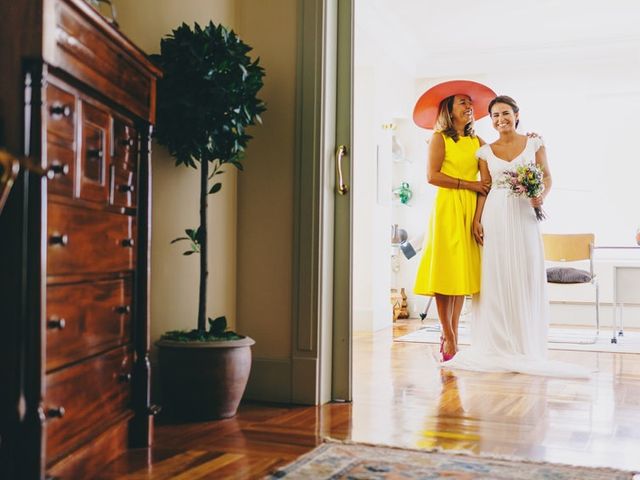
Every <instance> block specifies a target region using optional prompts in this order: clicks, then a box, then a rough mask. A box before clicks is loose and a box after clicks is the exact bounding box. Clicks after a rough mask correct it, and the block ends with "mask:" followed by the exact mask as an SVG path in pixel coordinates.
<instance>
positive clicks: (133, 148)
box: [111, 118, 138, 207]
mask: <svg viewBox="0 0 640 480" xmlns="http://www.w3.org/2000/svg"><path fill="white" fill-rule="evenodd" d="M112 141H113V148H112V151H113V158H112V159H111V168H112V171H111V173H112V178H113V181H112V195H111V203H113V204H114V205H118V206H121V207H135V206H136V203H137V192H136V187H137V175H136V173H137V170H138V132H137V131H136V129H135V128H133V126H132V125H131V124H129V123H127V122H125V121H124V120H120V119H119V118H114V120H113V132H112Z"/></svg>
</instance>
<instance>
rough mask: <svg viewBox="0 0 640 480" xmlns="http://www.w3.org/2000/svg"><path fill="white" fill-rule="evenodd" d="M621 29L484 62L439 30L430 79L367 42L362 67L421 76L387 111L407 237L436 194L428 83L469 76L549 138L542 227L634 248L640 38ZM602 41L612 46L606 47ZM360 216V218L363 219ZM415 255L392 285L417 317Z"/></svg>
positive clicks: (604, 261)
mask: <svg viewBox="0 0 640 480" xmlns="http://www.w3.org/2000/svg"><path fill="white" fill-rule="evenodd" d="M405 10H406V9H405ZM623 33H624V32H622V31H610V32H608V33H607V32H606V31H599V33H598V34H599V35H601V36H603V37H606V36H607V35H609V36H610V37H611V38H612V39H614V40H615V42H614V41H613V40H612V41H611V42H609V43H607V42H606V41H604V42H601V43H602V45H603V47H602V48H600V47H599V46H598V45H596V44H594V42H592V41H585V42H584V47H581V43H580V42H579V41H577V40H576V41H575V42H574V41H573V40H571V41H569V40H567V42H566V44H563V45H562V48H561V49H559V51H557V52H553V51H552V49H550V48H548V47H545V46H544V45H542V46H540V48H539V49H538V50H535V51H534V50H533V49H532V47H531V46H528V47H526V48H525V47H523V48H522V51H518V48H517V47H516V46H514V45H511V44H510V45H509V46H507V45H505V47H504V48H503V49H500V48H497V47H496V48H494V49H490V50H483V51H482V55H483V56H482V58H483V61H482V62H478V61H474V60H473V59H472V58H471V57H473V56H474V53H473V51H472V50H471V51H469V52H467V51H463V50H461V51H460V52H458V53H460V55H459V56H456V55H454V53H455V51H454V50H447V49H448V42H449V39H448V38H447V37H446V36H445V37H442V36H441V37H439V39H438V42H437V43H436V45H437V47H434V45H433V44H431V45H430V49H431V50H432V51H433V50H434V49H435V48H441V49H442V52H444V53H443V54H442V55H441V56H435V57H434V56H433V55H431V57H433V58H434V65H435V64H437V66H436V68H435V69H434V70H433V71H434V76H433V77H424V76H420V77H418V76H417V75H415V73H411V72H408V71H407V69H406V68H405V69H399V68H397V66H396V60H397V59H396V58H394V56H393V54H389V52H388V49H387V50H384V49H380V48H379V47H378V46H377V45H376V44H375V41H373V40H371V38H369V43H366V44H363V45H364V46H363V47H362V48H363V49H364V50H366V51H364V52H363V53H362V62H363V64H364V65H363V68H364V67H366V66H368V65H369V63H370V62H374V63H373V64H374V65H375V69H376V71H382V72H394V74H395V75H396V76H397V77H398V78H396V82H397V83H401V82H402V81H404V80H406V79H407V78H409V79H411V80H414V81H415V83H414V85H413V86H412V87H411V88H409V89H408V90H407V89H405V90H403V91H402V93H403V94H405V95H406V94H407V92H408V91H409V92H411V93H410V96H411V102H406V101H399V102H398V104H397V105H396V107H395V108H394V107H391V108H390V109H389V111H394V112H397V113H395V114H394V115H396V116H397V117H398V118H395V119H394V122H395V123H396V125H397V128H396V130H395V132H394V133H395V135H396V137H397V138H398V139H399V141H400V142H401V143H402V145H403V146H404V148H405V151H406V153H407V155H406V156H407V158H408V159H409V161H410V163H399V164H394V166H393V185H394V186H397V185H398V184H399V183H400V182H401V181H403V180H404V181H407V182H408V183H410V185H411V187H412V189H413V198H412V200H411V202H410V206H408V207H407V206H402V205H397V204H396V205H395V206H394V207H393V210H392V223H398V224H399V226H400V227H401V228H405V229H406V230H407V231H408V233H409V237H410V238H412V237H416V236H419V235H420V234H422V233H424V231H425V230H426V228H427V225H428V219H429V213H430V211H431V206H432V203H433V199H434V194H435V188H434V187H431V186H429V185H427V184H426V178H425V177H426V174H425V172H426V155H427V143H426V140H427V139H428V137H429V136H430V135H431V132H429V131H426V130H422V129H419V128H418V127H416V126H415V125H414V124H413V122H412V120H411V116H412V109H413V104H414V102H415V101H416V100H417V98H418V97H419V96H420V94H421V93H422V92H423V91H424V90H426V89H427V88H428V87H430V86H431V85H434V84H436V83H439V82H440V81H443V80H449V79H453V78H466V79H471V80H476V81H480V82H483V83H486V84H488V85H490V86H491V87H492V88H493V89H494V90H495V91H496V92H497V93H498V94H507V95H510V96H512V97H514V98H515V99H516V101H517V102H518V104H519V105H520V108H521V117H520V118H521V125H520V131H521V132H523V133H524V132H527V131H535V132H538V133H539V134H541V135H542V136H543V138H544V141H545V144H546V147H547V153H548V157H549V163H550V169H551V172H552V174H553V179H554V186H553V190H552V192H551V194H550V195H549V197H547V201H546V204H545V210H546V212H547V214H548V219H547V220H546V221H545V222H543V223H542V224H541V228H542V230H543V232H549V233H551V232H557V233H564V232H567V233H568V232H594V233H595V234H596V244H597V245H601V246H602V245H629V246H631V245H634V244H635V238H634V237H635V233H636V229H637V228H638V227H640V207H638V205H639V203H638V202H637V200H636V196H637V194H636V192H637V186H636V183H637V179H638V178H640V158H639V157H640V153H638V152H639V150H638V149H637V148H636V145H635V141H634V140H635V137H636V136H637V133H636V129H637V127H636V124H637V122H635V121H634V120H635V116H636V113H635V112H637V111H638V110H639V107H640V55H638V54H637V52H638V51H640V50H639V49H640V41H639V40H638V39H637V38H635V37H628V38H627V37H623V36H622V35H623ZM425 38H427V37H425ZM452 40H453V39H452ZM480 40H481V39H480ZM519 41H520V42H521V43H522V44H526V43H527V42H528V41H529V40H528V39H527V38H520V37H519ZM604 45H608V47H607V52H606V54H604V53H603V48H604ZM545 52H546V54H545ZM633 52H635V54H633ZM358 53H359V51H358V50H357V49H356V55H358ZM445 53H446V55H445ZM431 57H430V55H429V52H426V53H424V54H422V53H421V54H419V55H418V54H416V58H417V59H418V60H417V63H420V65H421V67H420V68H423V69H424V70H426V71H428V69H429V59H430V58H431ZM402 58H403V59H405V58H406V54H404V53H403V55H402ZM445 60H446V61H445ZM445 74H446V75H445ZM435 75H437V76H435ZM443 75H444V76H443ZM380 95H381V96H380V97H377V98H375V99H372V100H371V101H372V102H373V103H377V102H382V103H386V102H389V99H390V98H393V97H394V96H397V95H398V92H393V93H392V94H391V95H390V94H389V92H383V93H381V94H380ZM476 129H477V131H478V133H479V134H480V135H481V136H482V137H483V138H484V139H485V140H486V141H488V142H491V141H493V140H494V139H495V138H496V136H497V135H496V133H495V131H494V130H493V128H492V127H491V125H490V122H489V121H488V119H486V118H485V119H483V120H481V121H479V122H477V124H476ZM357 221H358V220H357V218H356V224H357ZM610 256H611V254H607V253H605V252H604V251H599V252H598V262H597V266H596V270H597V271H598V272H599V273H600V276H601V277H602V278H601V289H602V292H601V298H602V301H603V302H605V303H607V302H611V301H612V294H613V286H612V283H611V272H612V270H611V265H612V263H611V262H610V261H609V260H611V258H610ZM615 256H616V257H617V258H618V259H620V260H615V261H614V262H618V261H630V262H632V263H634V262H636V263H638V264H640V251H617V252H615ZM605 257H606V258H605ZM384 261H386V259H385V260H384ZM418 261H419V255H418V256H416V257H414V258H413V259H412V260H410V261H407V260H406V259H404V257H402V256H400V271H399V272H398V273H397V274H396V275H392V283H395V284H396V285H397V286H398V287H405V289H406V291H407V293H409V294H410V298H409V305H410V309H411V310H412V313H413V314H414V315H415V314H416V313H417V312H418V311H421V310H422V309H423V307H424V304H425V301H426V299H424V298H420V297H415V296H413V294H412V287H413V283H414V279H415V273H416V270H417V265H418ZM374 281H377V280H375V279H374ZM385 281H386V280H385ZM552 300H553V301H555V302H584V301H591V295H590V293H589V292H588V291H587V292H582V293H578V294H577V297H576V294H574V293H564V292H560V291H555V290H552ZM434 310H435V309H434ZM432 313H433V312H432Z"/></svg>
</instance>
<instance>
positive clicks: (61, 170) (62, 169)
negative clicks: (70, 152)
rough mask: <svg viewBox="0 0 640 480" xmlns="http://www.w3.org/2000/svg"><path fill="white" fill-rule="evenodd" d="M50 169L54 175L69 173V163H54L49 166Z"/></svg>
mask: <svg viewBox="0 0 640 480" xmlns="http://www.w3.org/2000/svg"><path fill="white" fill-rule="evenodd" d="M49 171H50V172H52V173H53V175H69V164H68V163H53V164H51V166H50V167H49Z"/></svg>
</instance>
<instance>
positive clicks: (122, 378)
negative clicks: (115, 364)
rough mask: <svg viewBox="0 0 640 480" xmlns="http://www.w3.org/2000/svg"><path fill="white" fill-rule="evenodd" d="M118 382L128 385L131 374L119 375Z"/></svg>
mask: <svg viewBox="0 0 640 480" xmlns="http://www.w3.org/2000/svg"><path fill="white" fill-rule="evenodd" d="M118 380H120V382H122V383H129V382H130V381H131V374H130V373H121V374H120V375H118Z"/></svg>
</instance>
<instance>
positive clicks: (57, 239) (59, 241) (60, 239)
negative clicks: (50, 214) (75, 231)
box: [49, 234, 69, 247]
mask: <svg viewBox="0 0 640 480" xmlns="http://www.w3.org/2000/svg"><path fill="white" fill-rule="evenodd" d="M49 243H50V244H51V245H62V246H63V247H65V246H67V245H68V244H69V236H68V235H66V234H62V235H60V234H55V235H51V237H49Z"/></svg>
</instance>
